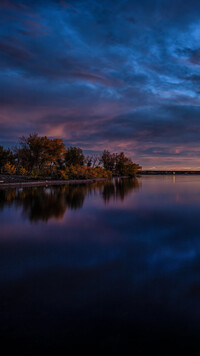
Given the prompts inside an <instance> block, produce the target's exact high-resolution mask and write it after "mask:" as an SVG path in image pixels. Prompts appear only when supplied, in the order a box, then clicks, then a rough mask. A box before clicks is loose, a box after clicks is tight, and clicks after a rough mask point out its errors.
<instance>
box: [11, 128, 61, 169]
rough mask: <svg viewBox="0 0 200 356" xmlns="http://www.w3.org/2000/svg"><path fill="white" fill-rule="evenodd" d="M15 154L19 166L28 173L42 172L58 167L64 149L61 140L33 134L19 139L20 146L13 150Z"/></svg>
mask: <svg viewBox="0 0 200 356" xmlns="http://www.w3.org/2000/svg"><path fill="white" fill-rule="evenodd" d="M15 152H16V157H17V160H18V165H19V166H23V167H24V168H26V169H27V170H29V171H31V170H33V169H40V170H44V169H45V168H49V167H50V168H51V167H52V166H57V165H59V164H60V161H62V159H63V154H64V153H65V152H66V148H65V145H64V143H63V142H62V139H57V138H55V139H49V138H47V137H46V136H42V137H40V136H38V134H36V133H35V134H30V135H29V136H28V137H24V136H23V137H21V139H20V146H19V147H17V148H15Z"/></svg>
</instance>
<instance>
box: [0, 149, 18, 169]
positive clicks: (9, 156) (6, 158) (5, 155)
mask: <svg viewBox="0 0 200 356" xmlns="http://www.w3.org/2000/svg"><path fill="white" fill-rule="evenodd" d="M7 163H10V164H14V163H15V158H14V155H13V153H12V151H11V150H10V149H7V150H5V149H4V148H3V146H0V169H2V168H3V167H4V166H5V165H6V164H7Z"/></svg>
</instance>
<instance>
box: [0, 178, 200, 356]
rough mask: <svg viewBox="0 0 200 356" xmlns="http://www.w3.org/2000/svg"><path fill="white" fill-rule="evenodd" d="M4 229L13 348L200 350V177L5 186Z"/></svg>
mask: <svg viewBox="0 0 200 356" xmlns="http://www.w3.org/2000/svg"><path fill="white" fill-rule="evenodd" d="M0 226H1V228H0V234H1V237H0V290H1V293H0V337H1V343H5V344H6V345H7V349H8V348H9V346H10V345H12V346H15V347H19V348H21V347H22V346H23V347H25V348H26V350H27V352H29V351H30V350H33V348H37V349H38V350H42V349H45V350H49V349H51V350H53V349H54V348H55V350H62V351H65V352H69V353H68V354H72V353H73V352H75V351H76V350H77V349H80V350H82V351H84V350H92V351H93V352H94V354H97V353H98V352H99V353H101V354H107V352H111V353H110V354H111V355H114V354H116V353H118V352H120V353H121V354H123V352H122V351H126V353H125V354H131V355H133V354H145V355H146V354H147V353H146V352H147V350H150V348H151V349H154V351H155V354H156V355H164V354H167V355H168V354H169V353H168V351H167V350H169V349H170V348H171V349H172V350H175V349H176V350H179V351H180V352H182V351H183V350H186V348H188V349H189V350H190V354H199V353H198V352H199V351H200V346H199V335H200V177H197V176H196V177H191V176H188V177H187V176H178V177H171V176H160V177H159V176H152V177H150V176H146V177H142V178H139V179H137V180H136V179H135V180H134V179H132V180H126V179H124V180H113V181H112V182H106V183H105V182H104V183H103V182H99V183H94V184H90V185H89V184H88V185H78V186H73V185H67V186H60V187H40V188H24V189H7V190H0ZM18 350H19V349H18ZM127 350H129V351H127ZM65 354H66V353H65ZM180 354H181V353H180Z"/></svg>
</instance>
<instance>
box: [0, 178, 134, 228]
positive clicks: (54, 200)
mask: <svg viewBox="0 0 200 356" xmlns="http://www.w3.org/2000/svg"><path fill="white" fill-rule="evenodd" d="M140 185H141V183H140V182H139V180H138V179H136V178H132V179H122V178H118V179H113V180H111V181H109V182H95V183H92V184H91V183H90V184H79V185H63V186H50V187H29V188H20V189H19V188H10V189H0V210H3V209H4V208H5V207H6V206H10V205H12V204H14V205H15V206H16V207H20V208H22V214H23V216H24V217H25V218H27V217H28V219H29V220H30V221H33V222H37V221H40V220H41V221H46V222H47V221H48V220H49V219H51V218H55V219H62V218H63V216H64V214H65V211H66V209H67V208H69V209H72V210H76V209H80V208H81V207H82V206H83V203H84V200H85V197H86V196H87V195H92V194H101V196H102V198H103V200H104V202H105V203H106V204H108V203H109V201H110V200H111V199H115V200H119V199H120V200H122V201H123V200H124V199H125V197H126V196H127V195H128V194H129V193H130V192H131V191H133V190H135V189H139V187H140Z"/></svg>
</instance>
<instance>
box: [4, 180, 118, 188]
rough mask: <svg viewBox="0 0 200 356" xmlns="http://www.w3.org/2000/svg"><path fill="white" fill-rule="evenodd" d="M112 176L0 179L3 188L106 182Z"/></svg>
mask: <svg viewBox="0 0 200 356" xmlns="http://www.w3.org/2000/svg"><path fill="white" fill-rule="evenodd" d="M110 179H112V178H90V179H68V180H39V181H26V182H2V183H1V181H0V189H1V188H23V187H35V186H40V187H42V186H50V185H65V184H87V183H95V182H104V181H108V180H110Z"/></svg>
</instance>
